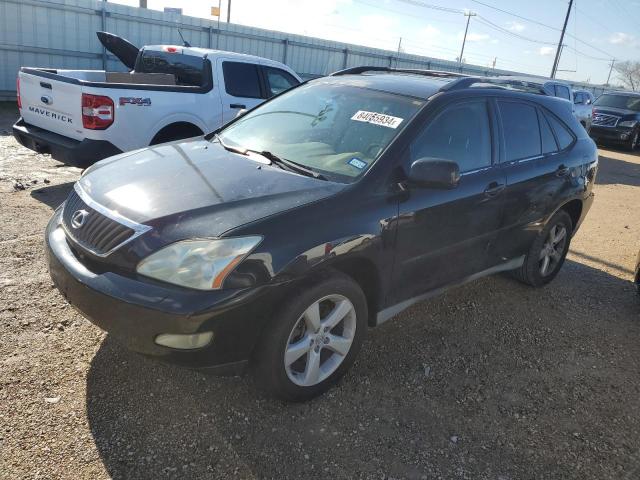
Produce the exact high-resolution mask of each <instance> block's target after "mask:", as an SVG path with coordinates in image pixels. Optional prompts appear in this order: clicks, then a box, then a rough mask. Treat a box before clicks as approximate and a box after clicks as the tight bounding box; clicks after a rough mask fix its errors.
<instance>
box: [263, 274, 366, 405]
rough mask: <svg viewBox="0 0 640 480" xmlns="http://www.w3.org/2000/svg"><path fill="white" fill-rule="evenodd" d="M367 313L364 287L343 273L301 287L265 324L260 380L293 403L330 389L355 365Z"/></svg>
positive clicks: (265, 386) (267, 387)
mask: <svg viewBox="0 0 640 480" xmlns="http://www.w3.org/2000/svg"><path fill="white" fill-rule="evenodd" d="M367 313H368V312H367V301H366V298H365V295H364V293H363V292H362V289H361V288H360V287H359V286H358V284H357V283H356V282H354V281H353V280H352V279H351V278H350V277H348V276H347V275H344V274H342V273H340V272H331V273H330V274H327V275H326V276H323V277H322V278H321V279H319V280H317V281H316V282H314V283H310V284H306V285H303V286H302V287H300V288H298V289H296V291H294V292H292V293H291V295H289V301H288V303H286V304H285V305H284V306H283V308H282V309H281V310H280V311H279V312H278V313H276V315H275V316H274V318H273V320H272V321H271V323H270V324H269V325H268V326H267V327H266V328H265V333H264V335H263V338H262V339H261V341H260V344H259V345H258V348H257V351H256V355H254V365H253V367H254V368H253V373H254V376H255V379H256V381H257V383H258V384H259V386H261V387H262V388H263V389H264V390H266V391H267V393H269V394H270V395H272V396H275V397H277V398H280V399H282V400H287V401H293V402H300V401H305V400H309V399H311V398H313V397H315V396H317V395H320V394H322V393H324V392H325V391H327V390H328V389H329V388H330V387H331V386H332V385H333V384H335V383H336V382H337V381H338V380H339V379H340V377H342V376H343V375H344V374H345V372H346V371H347V370H348V369H349V367H350V366H351V365H352V364H353V362H354V360H355V358H356V355H357V354H358V351H359V350H360V346H361V345H362V341H363V340H364V337H365V334H366V330H367Z"/></svg>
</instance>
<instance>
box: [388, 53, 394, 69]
mask: <svg viewBox="0 0 640 480" xmlns="http://www.w3.org/2000/svg"><path fill="white" fill-rule="evenodd" d="M391 67H393V55H389V68H391Z"/></svg>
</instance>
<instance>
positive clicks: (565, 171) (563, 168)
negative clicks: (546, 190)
mask: <svg viewBox="0 0 640 480" xmlns="http://www.w3.org/2000/svg"><path fill="white" fill-rule="evenodd" d="M568 173H569V167H567V166H566V165H564V164H562V165H560V166H559V167H558V169H557V170H556V176H557V177H564V176H565V175H566V174H568Z"/></svg>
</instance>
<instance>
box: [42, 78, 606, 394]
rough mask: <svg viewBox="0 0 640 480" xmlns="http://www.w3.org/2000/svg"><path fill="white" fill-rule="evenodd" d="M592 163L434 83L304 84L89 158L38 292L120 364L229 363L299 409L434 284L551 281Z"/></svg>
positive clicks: (512, 97) (563, 112)
mask: <svg viewBox="0 0 640 480" xmlns="http://www.w3.org/2000/svg"><path fill="white" fill-rule="evenodd" d="M597 165H598V157H597V150H596V146H595V144H594V143H593V141H592V140H591V139H590V138H589V137H588V135H587V133H586V132H585V130H584V129H583V128H582V126H580V124H579V123H578V122H577V121H576V119H575V118H574V117H573V116H572V115H571V112H570V111H569V110H567V109H566V107H565V102H563V101H561V100H559V99H557V98H553V97H549V96H547V95H541V94H531V93H525V92H522V91H515V90H513V89H506V88H503V87H502V86H500V85H492V84H491V83H488V82H487V79H485V78H470V77H466V76H459V75H456V74H452V73H445V72H431V71H415V70H394V69H386V68H381V67H360V68H353V69H348V70H345V71H342V72H338V73H336V74H334V75H332V76H329V77H324V78H320V79H317V80H312V81H310V82H308V83H307V84H304V85H301V86H299V87H297V88H294V89H292V90H290V91H288V92H286V93H284V94H282V95H280V96H278V97H275V98H273V99H271V100H269V101H267V102H265V103H264V104H262V105H260V106H259V107H257V108H255V109H253V110H252V111H250V112H248V113H246V114H245V115H244V116H241V117H239V118H237V119H235V120H233V121H232V122H230V123H229V124H227V125H226V126H225V127H223V128H222V129H221V130H220V131H218V132H215V133H213V134H211V135H209V136H207V137H204V138H202V137H201V138H197V139H191V140H189V141H185V142H173V143H169V144H164V145H159V146H155V147H150V148H145V149H141V150H139V151H137V152H134V153H131V154H128V155H120V156H116V157H113V158H111V159H107V160H103V161H102V162H99V163H98V164H96V165H94V166H93V167H91V168H89V169H88V170H87V171H85V174H84V175H83V176H82V177H81V178H80V180H79V181H78V182H77V183H76V184H75V186H74V188H73V191H72V192H71V194H70V196H69V197H68V199H67V200H66V202H65V203H64V205H63V206H62V207H61V208H59V209H58V210H56V212H55V214H54V216H53V218H52V219H51V221H50V223H49V225H48V227H47V231H46V242H47V249H48V254H49V267H50V272H51V276H52V278H53V281H54V283H55V285H56V286H57V287H58V288H59V290H60V291H61V292H62V293H63V294H64V296H65V297H66V298H67V299H68V301H69V302H70V303H71V304H73V305H75V306H76V307H77V308H78V309H79V310H80V311H81V312H82V313H83V314H84V315H85V316H86V317H87V318H89V320H91V321H92V322H94V323H95V324H96V325H98V326H100V327H101V328H103V329H105V330H107V331H109V332H110V333H111V334H112V335H113V337H115V338H117V339H119V340H120V341H121V342H123V343H124V344H125V345H127V346H128V347H129V348H131V349H133V350H136V351H139V352H143V353H145V354H148V355H152V356H157V357H159V358H162V359H164V360H166V361H171V362H175V363H178V364H181V365H185V366H190V367H203V368H208V369H210V370H212V371H215V369H222V370H226V371H229V370H233V371H238V370H240V369H242V368H244V367H245V366H246V365H249V366H250V367H251V368H252V369H253V371H254V372H255V373H256V379H257V380H258V382H259V383H260V384H262V385H263V386H264V388H266V389H267V390H268V391H269V392H271V393H272V394H274V395H276V396H279V397H282V398H284V399H287V400H306V399H309V398H311V397H313V396H315V395H318V394H320V393H322V392H324V391H325V390H327V389H328V388H329V387H330V386H331V385H332V384H333V383H334V382H336V381H337V380H338V378H340V377H341V376H342V375H343V374H344V373H345V372H346V370H347V369H348V368H349V367H350V365H351V364H352V363H353V361H354V359H355V356H356V354H357V352H358V350H359V348H360V345H361V344H362V341H363V339H364V337H365V333H366V330H367V327H368V326H375V325H379V324H381V323H383V322H385V321H387V320H388V319H390V318H391V317H393V316H395V315H396V314H397V313H399V312H401V311H402V310H403V309H405V308H407V307H409V306H410V305H412V304H414V303H416V302H418V301H421V300H423V299H425V298H427V297H429V296H430V295H434V294H437V293H438V292H442V291H444V290H446V289H448V288H450V287H453V286H455V285H459V284H461V283H464V282H467V281H471V280H473V279H476V278H479V277H482V276H485V275H489V274H493V273H496V272H499V271H507V270H510V271H513V272H514V275H515V276H516V277H517V278H518V279H519V280H521V281H522V282H524V283H526V284H529V285H531V286H534V287H538V286H542V285H545V284H547V283H549V282H550V281H551V280H552V279H553V278H554V277H555V276H556V275H557V273H558V271H559V270H560V268H561V266H562V264H563V262H564V259H565V255H566V253H567V251H568V249H569V243H570V240H571V237H572V236H573V234H575V232H576V230H577V229H578V227H579V226H580V224H581V222H582V220H583V219H584V218H585V215H586V214H587V212H588V210H589V208H590V206H591V203H592V201H593V194H592V186H593V182H594V180H595V175H596V171H597Z"/></svg>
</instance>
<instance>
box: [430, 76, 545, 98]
mask: <svg viewBox="0 0 640 480" xmlns="http://www.w3.org/2000/svg"><path fill="white" fill-rule="evenodd" d="M476 84H486V85H487V86H489V87H495V88H511V89H514V90H522V91H526V92H528V93H537V94H539V95H548V93H547V92H546V91H545V90H544V88H543V87H542V85H538V84H537V83H535V82H526V81H522V80H513V79H505V78H499V77H464V78H458V79H456V80H454V81H452V82H450V83H447V84H446V85H443V86H442V87H440V91H441V92H447V91H451V90H461V89H463V88H469V87H471V86H473V85H476Z"/></svg>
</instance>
